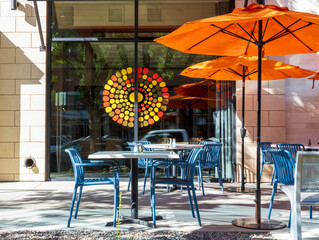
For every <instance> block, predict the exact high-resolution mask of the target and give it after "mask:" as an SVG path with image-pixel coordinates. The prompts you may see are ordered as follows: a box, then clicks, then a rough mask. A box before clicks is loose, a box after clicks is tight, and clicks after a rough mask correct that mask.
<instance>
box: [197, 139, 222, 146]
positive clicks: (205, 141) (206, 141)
mask: <svg viewBox="0 0 319 240" xmlns="http://www.w3.org/2000/svg"><path fill="white" fill-rule="evenodd" d="M209 143H218V141H209V140H203V141H200V143H199V145H205V144H209Z"/></svg>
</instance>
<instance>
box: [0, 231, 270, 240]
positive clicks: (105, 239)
mask: <svg viewBox="0 0 319 240" xmlns="http://www.w3.org/2000/svg"><path fill="white" fill-rule="evenodd" d="M0 239H10V240H24V239H28V240H29V239H45V240H66V239H67V240H136V239H139V240H151V239H152V240H159V239H161V240H198V239H203V240H211V239H220V240H229V239H234V240H235V239H236V240H244V239H275V238H274V237H273V236H272V235H271V234H270V233H262V232H258V233H257V232H192V233H186V232H161V231H158V232H144V231H139V232H130V231H121V232H120V233H118V232H117V231H91V230H90V231H84V230H80V231H73V230H72V231H0Z"/></svg>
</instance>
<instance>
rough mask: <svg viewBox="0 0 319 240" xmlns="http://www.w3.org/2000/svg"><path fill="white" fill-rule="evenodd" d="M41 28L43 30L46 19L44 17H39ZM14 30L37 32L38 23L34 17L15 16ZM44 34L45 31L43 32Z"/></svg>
mask: <svg viewBox="0 0 319 240" xmlns="http://www.w3.org/2000/svg"><path fill="white" fill-rule="evenodd" d="M40 21H41V28H42V31H43V32H44V31H45V29H46V19H45V18H44V17H41V18H40ZM16 22H17V25H16V32H30V33H31V32H38V31H39V30H38V25H37V22H36V18H35V17H17V18H16ZM44 36H45V33H44Z"/></svg>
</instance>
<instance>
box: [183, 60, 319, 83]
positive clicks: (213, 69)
mask: <svg viewBox="0 0 319 240" xmlns="http://www.w3.org/2000/svg"><path fill="white" fill-rule="evenodd" d="M262 66H263V71H262V73H261V80H275V79H284V78H303V77H307V76H310V75H312V74H315V72H313V71H309V70H305V69H302V68H299V67H297V66H293V65H289V64H286V63H283V62H278V61H274V60H271V59H267V58H262ZM257 73H258V58H257V57H256V56H254V57H243V56H239V57H233V56H230V57H221V58H218V59H214V60H210V61H205V62H201V63H198V64H194V65H192V66H190V67H188V68H186V69H184V70H183V71H182V72H181V73H180V74H181V75H183V76H187V77H192V78H207V79H215V80H230V81H235V80H243V79H244V80H258V76H257Z"/></svg>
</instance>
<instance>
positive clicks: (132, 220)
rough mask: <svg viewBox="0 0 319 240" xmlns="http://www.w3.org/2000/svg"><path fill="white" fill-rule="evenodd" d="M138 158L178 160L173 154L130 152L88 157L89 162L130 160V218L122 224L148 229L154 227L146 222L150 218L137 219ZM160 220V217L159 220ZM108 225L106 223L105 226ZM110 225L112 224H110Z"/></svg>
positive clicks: (111, 152)
mask: <svg viewBox="0 0 319 240" xmlns="http://www.w3.org/2000/svg"><path fill="white" fill-rule="evenodd" d="M138 158H150V159H179V155H178V154H177V153H175V152H172V151H171V152H164V151H160V152H130V151H100V152H96V153H93V154H90V155H89V156H88V159H90V160H103V159H130V165H131V171H132V176H131V177H132V179H131V217H129V218H127V217H123V220H121V224H122V223H138V224H143V225H145V226H149V227H155V226H154V225H153V223H151V222H148V221H150V220H151V219H152V218H151V217H149V218H139V217H138V165H137V159H138ZM159 219H161V217H160V218H159ZM106 225H107V226H108V225H109V224H108V223H107V224H106ZM111 225H112V223H111Z"/></svg>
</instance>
